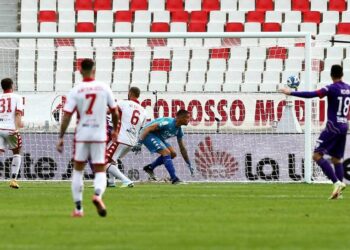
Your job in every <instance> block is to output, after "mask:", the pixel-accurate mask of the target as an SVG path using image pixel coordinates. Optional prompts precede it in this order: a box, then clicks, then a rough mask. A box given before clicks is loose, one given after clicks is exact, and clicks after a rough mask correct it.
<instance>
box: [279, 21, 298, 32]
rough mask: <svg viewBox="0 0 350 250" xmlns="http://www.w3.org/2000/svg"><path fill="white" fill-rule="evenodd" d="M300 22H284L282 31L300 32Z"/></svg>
mask: <svg viewBox="0 0 350 250" xmlns="http://www.w3.org/2000/svg"><path fill="white" fill-rule="evenodd" d="M298 31H299V24H297V23H282V32H298Z"/></svg>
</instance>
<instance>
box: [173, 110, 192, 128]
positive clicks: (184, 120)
mask: <svg viewBox="0 0 350 250" xmlns="http://www.w3.org/2000/svg"><path fill="white" fill-rule="evenodd" d="M190 119H191V116H190V112H188V111H187V110H185V109H180V110H179V111H177V113H176V123H177V125H180V126H181V125H186V126H187V125H188V123H189V122H190Z"/></svg>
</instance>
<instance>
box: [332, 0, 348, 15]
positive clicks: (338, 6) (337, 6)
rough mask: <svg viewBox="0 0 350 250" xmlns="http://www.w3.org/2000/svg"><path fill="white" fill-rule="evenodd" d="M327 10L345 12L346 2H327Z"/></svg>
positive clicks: (336, 0) (333, 0) (344, 0)
mask: <svg viewBox="0 0 350 250" xmlns="http://www.w3.org/2000/svg"><path fill="white" fill-rule="evenodd" d="M328 10H334V11H339V12H341V11H345V10H346V0H329V5H328Z"/></svg>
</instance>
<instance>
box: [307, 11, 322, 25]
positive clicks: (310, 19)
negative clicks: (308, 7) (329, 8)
mask: <svg viewBox="0 0 350 250" xmlns="http://www.w3.org/2000/svg"><path fill="white" fill-rule="evenodd" d="M303 22H304V23H317V24H319V23H320V22H321V13H320V12H319V11H305V12H303Z"/></svg>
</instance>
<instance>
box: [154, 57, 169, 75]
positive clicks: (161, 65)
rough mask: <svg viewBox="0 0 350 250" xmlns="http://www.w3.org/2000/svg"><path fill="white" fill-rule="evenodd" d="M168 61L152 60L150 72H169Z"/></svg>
mask: <svg viewBox="0 0 350 250" xmlns="http://www.w3.org/2000/svg"><path fill="white" fill-rule="evenodd" d="M170 67H171V65H170V60H169V59H159V58H158V59H153V61H152V67H151V70H152V71H166V72H169V71H170Z"/></svg>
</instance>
